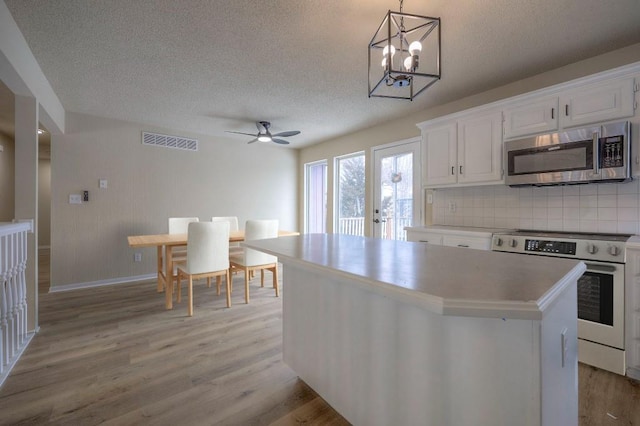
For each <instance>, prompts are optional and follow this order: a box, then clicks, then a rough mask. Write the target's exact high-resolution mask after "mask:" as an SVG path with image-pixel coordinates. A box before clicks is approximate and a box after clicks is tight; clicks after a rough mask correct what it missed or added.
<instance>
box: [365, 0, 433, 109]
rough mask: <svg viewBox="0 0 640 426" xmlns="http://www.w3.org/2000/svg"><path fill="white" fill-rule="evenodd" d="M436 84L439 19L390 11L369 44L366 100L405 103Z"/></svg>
mask: <svg viewBox="0 0 640 426" xmlns="http://www.w3.org/2000/svg"><path fill="white" fill-rule="evenodd" d="M438 80H440V18H431V17H428V16H420V15H411V14H408V13H403V11H402V0H400V12H392V11H391V10H390V11H389V12H388V13H387V15H386V16H385V17H384V19H383V20H382V23H381V24H380V27H379V28H378V31H376V33H375V35H374V36H373V38H372V39H371V42H370V43H369V97H380V98H395V99H409V100H413V98H414V97H416V96H418V95H419V94H420V93H422V92H424V91H425V90H426V89H428V88H429V87H431V85H433V83H435V82H436V81H438Z"/></svg>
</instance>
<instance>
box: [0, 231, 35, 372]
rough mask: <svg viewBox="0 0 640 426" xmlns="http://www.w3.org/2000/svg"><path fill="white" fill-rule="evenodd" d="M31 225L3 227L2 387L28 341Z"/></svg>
mask: <svg viewBox="0 0 640 426" xmlns="http://www.w3.org/2000/svg"><path fill="white" fill-rule="evenodd" d="M30 231H31V225H30V223H7V224H0V385H2V383H3V382H4V379H5V378H6V377H7V376H8V375H9V371H10V370H11V368H12V367H13V365H15V362H16V361H17V360H18V358H19V357H20V355H21V354H22V351H23V349H24V347H25V346H26V345H27V344H28V339H27V285H26V279H25V270H26V268H27V233H28V232H30Z"/></svg>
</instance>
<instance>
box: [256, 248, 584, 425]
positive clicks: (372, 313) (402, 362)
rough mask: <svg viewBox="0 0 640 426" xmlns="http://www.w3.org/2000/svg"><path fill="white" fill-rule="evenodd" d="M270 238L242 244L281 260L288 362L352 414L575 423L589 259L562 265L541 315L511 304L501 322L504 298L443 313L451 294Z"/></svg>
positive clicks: (406, 420) (407, 419)
mask: <svg viewBox="0 0 640 426" xmlns="http://www.w3.org/2000/svg"><path fill="white" fill-rule="evenodd" d="M305 237H309V236H300V237H291V238H298V239H299V243H301V245H302V246H305V245H307V248H310V247H314V246H315V244H317V243H319V242H318V241H315V244H312V245H310V246H309V245H308V243H310V241H305V240H304V238H305ZM288 238H289V237H288ZM280 240H284V238H281V239H280ZM266 241H267V240H265V242H263V243H259V242H258V241H255V242H250V243H247V245H250V246H253V247H254V248H261V249H263V250H264V251H268V252H270V253H272V254H277V255H278V256H279V260H280V262H282V264H283V267H284V270H283V279H284V282H283V287H284V291H283V298H284V299H283V303H284V305H283V329H284V330H283V331H284V333H283V334H284V355H283V356H284V362H285V363H286V364H287V365H289V366H290V367H291V368H292V369H293V370H294V371H295V372H296V373H297V374H298V376H299V377H300V378H301V379H302V380H303V381H305V382H306V383H307V384H308V385H309V386H310V387H311V388H313V389H314V390H315V391H316V392H317V393H318V394H319V395H320V396H321V397H322V398H324V399H325V400H326V401H327V402H328V403H329V404H330V405H331V406H332V407H334V408H335V409H336V410H337V411H338V412H339V413H340V414H341V415H342V416H344V417H345V418H346V419H347V420H348V421H349V422H351V423H353V424H355V425H437V426H442V425H455V426H466V425H468V426H479V425H487V426H489V425H490V426H500V425H503V426H514V425H536V426H537V425H548V426H552V425H554V426H555V425H563V426H572V425H573V426H576V425H577V424H578V383H577V321H576V318H577V308H576V280H577V278H578V277H579V276H580V274H581V273H582V272H581V271H582V270H583V268H584V267H583V266H582V265H579V266H576V267H575V268H573V269H571V268H569V270H571V273H568V272H569V270H568V269H566V268H565V272H564V273H563V274H562V276H563V277H564V280H563V282H562V283H561V284H558V285H556V286H555V287H554V284H556V283H550V284H549V286H548V287H549V288H552V290H553V291H552V292H553V293H554V294H553V297H552V298H551V297H548V295H549V292H546V293H545V294H547V301H546V302H545V306H544V309H543V310H541V311H537V312H534V311H531V312H526V310H524V311H522V312H517V311H518V310H517V309H516V310H515V311H513V310H511V311H509V310H508V309H507V313H508V314H509V315H508V316H511V317H517V318H509V317H504V318H503V317H502V316H500V317H498V318H495V317H490V316H491V315H493V314H495V313H496V312H499V310H500V309H499V305H500V304H499V303H498V304H495V303H493V304H492V306H493V307H492V308H491V309H488V310H486V312H484V313H483V311H482V309H480V310H477V309H476V310H475V311H474V312H476V313H477V315H476V316H463V315H466V313H465V312H464V309H461V308H460V307H459V306H460V304H458V305H456V306H457V307H456V308H454V309H451V310H452V311H454V312H455V311H460V312H462V314H453V315H452V314H450V313H447V304H446V302H447V299H444V298H438V297H433V295H431V294H427V293H425V289H418V290H407V288H406V286H407V285H408V284H407V283H405V286H401V288H396V287H395V286H389V285H387V284H386V283H384V282H381V281H379V280H377V279H375V278H372V277H371V276H369V277H366V276H363V275H359V274H357V273H356V274H354V273H353V271H350V272H349V271H347V270H348V269H350V267H345V266H344V265H343V266H336V265H334V266H333V267H332V266H331V263H332V261H331V259H328V258H326V253H328V252H327V251H326V250H323V249H320V250H318V249H317V248H311V249H310V250H311V251H313V252H314V253H316V252H317V253H322V252H324V253H325V258H324V260H322V261H318V262H313V261H310V258H309V257H308V256H307V257H306V258H305V255H304V253H305V252H307V251H309V250H305V247H301V246H300V244H298V245H297V246H296V247H294V248H293V249H292V250H288V249H285V248H284V246H283V245H282V244H283V242H282V241H280V242H277V243H276V242H275V240H272V241H274V243H273V244H271V245H270V244H269V243H267V242H266ZM366 241H370V240H368V239H366ZM325 243H327V242H326V241H325ZM343 243H344V241H343ZM367 244H368V243H367ZM373 244H378V243H373ZM385 244H387V243H383V245H385ZM394 244H409V245H411V246H413V247H415V248H416V249H418V247H419V245H417V244H413V243H394ZM342 245H343V246H344V244H342ZM411 246H410V247H411ZM413 247H411V250H413ZM334 248H335V247H334ZM436 249H437V250H445V251H446V250H455V252H453V253H455V254H458V252H463V253H460V256H465V253H469V252H477V253H483V255H482V256H486V255H497V256H499V257H498V259H497V260H504V259H505V258H504V257H500V254H499V253H487V252H480V251H475V250H460V249H453V248H442V247H436V248H430V249H429V252H430V253H429V254H427V253H424V254H425V255H431V254H433V253H435V252H436ZM403 250H404V248H403ZM419 250H425V249H424V247H420V248H419ZM294 252H296V253H297V252H299V253H297V254H296V253H294ZM365 252H366V250H365ZM438 253H440V255H442V252H438ZM449 253H451V252H449ZM307 254H308V253H307ZM414 254H415V253H414ZM418 254H419V253H418ZM361 255H364V256H367V254H366V253H361ZM444 255H445V257H448V253H447V252H444ZM473 255H474V254H473V253H472V256H473ZM312 257H313V256H312ZM377 259H382V257H378V258H377ZM511 259H514V258H513V257H511ZM481 261H482V263H483V264H484V263H486V259H481ZM340 263H342V261H340ZM347 263H348V262H347ZM360 263H362V262H360ZM365 263H367V262H366V261H365ZM374 263H375V262H374ZM425 263H428V262H425ZM571 265H572V266H575V265H578V263H577V262H574V263H572V264H571ZM541 266H544V265H541ZM563 266H566V265H563ZM580 266H582V269H581V268H580ZM359 267H362V266H356V268H359ZM460 267H461V268H464V267H470V268H473V267H474V265H473V260H472V259H469V260H468V261H467V262H466V265H465V262H464V260H463V261H462V262H460V263H458V268H460ZM489 267H491V265H489ZM376 268H377V269H380V268H379V266H378V267H376ZM365 269H366V267H365ZM374 269H375V268H374ZM418 269H420V268H418ZM432 269H434V268H433V267H432ZM525 269H526V268H525ZM404 272H406V271H404ZM414 272H415V271H414ZM376 274H377V275H380V274H385V272H384V271H382V272H381V271H378V272H374V273H373V274H372V275H376ZM418 275H420V271H418ZM565 275H566V277H565ZM433 276H434V278H437V276H438V273H437V272H436V271H434V274H433ZM416 278H418V277H413V278H412V279H416ZM398 279H400V280H402V277H398ZM517 279H518V277H514V281H517ZM525 281H526V280H525ZM399 282H403V281H399ZM409 284H410V283H409ZM478 285H482V280H479V283H478ZM408 286H409V287H411V285H408ZM514 286H516V287H517V283H515V284H514ZM416 292H417V293H419V294H417V293H416ZM514 293H517V291H516V292H514ZM423 296H424V297H423ZM434 300H435V301H439V302H440V303H439V304H438V303H433V301H434ZM449 301H450V302H451V300H449ZM530 303H531V302H530ZM533 303H534V305H535V302H533ZM453 304H455V303H453ZM433 306H436V308H435V309H434V308H433ZM438 306H439V307H440V312H438V310H439V309H438V308H437V307H438ZM497 306H498V307H497ZM510 306H513V303H512V304H511V305H510ZM469 311H473V309H471V310H469ZM512 311H513V312H512ZM467 313H468V312H467Z"/></svg>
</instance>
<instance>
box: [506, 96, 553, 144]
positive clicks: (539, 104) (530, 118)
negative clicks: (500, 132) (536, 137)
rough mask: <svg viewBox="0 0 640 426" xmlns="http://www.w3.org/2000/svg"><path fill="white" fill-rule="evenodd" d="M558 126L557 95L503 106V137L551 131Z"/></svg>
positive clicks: (508, 137)
mask: <svg viewBox="0 0 640 426" xmlns="http://www.w3.org/2000/svg"><path fill="white" fill-rule="evenodd" d="M557 128H558V97H557V96H554V97H551V98H544V99H540V100H537V101H531V102H527V103H524V104H522V105H516V106H513V107H509V108H505V110H504V138H505V139H510V138H514V137H518V136H525V135H533V134H536V133H545V132H551V131H554V130H556V129H557Z"/></svg>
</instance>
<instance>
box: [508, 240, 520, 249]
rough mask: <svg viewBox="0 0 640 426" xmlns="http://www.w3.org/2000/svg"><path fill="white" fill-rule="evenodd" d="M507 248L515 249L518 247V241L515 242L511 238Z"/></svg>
mask: <svg viewBox="0 0 640 426" xmlns="http://www.w3.org/2000/svg"><path fill="white" fill-rule="evenodd" d="M509 246H510V247H513V248H516V247H517V246H518V240H516V239H515V238H512V239H511V241H509Z"/></svg>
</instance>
